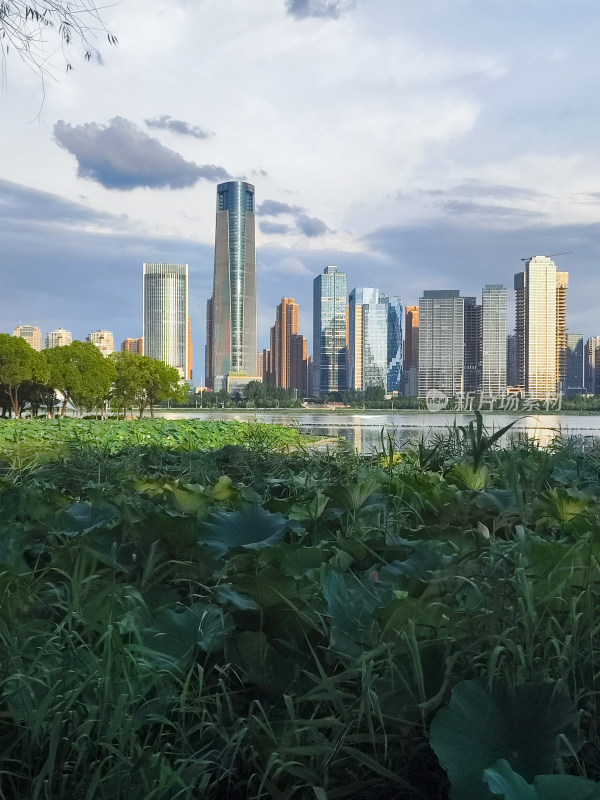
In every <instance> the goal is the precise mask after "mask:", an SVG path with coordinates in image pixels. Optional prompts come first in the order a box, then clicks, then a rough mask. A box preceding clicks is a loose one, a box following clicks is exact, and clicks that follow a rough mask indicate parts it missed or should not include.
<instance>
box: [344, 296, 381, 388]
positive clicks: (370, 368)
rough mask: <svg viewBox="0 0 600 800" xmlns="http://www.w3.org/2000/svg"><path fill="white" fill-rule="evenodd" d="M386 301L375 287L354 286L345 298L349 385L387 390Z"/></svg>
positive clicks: (350, 386)
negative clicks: (346, 307)
mask: <svg viewBox="0 0 600 800" xmlns="http://www.w3.org/2000/svg"><path fill="white" fill-rule="evenodd" d="M387 374H388V304H387V302H386V301H385V299H384V298H383V296H382V295H381V294H380V293H379V291H378V290H377V289H371V288H355V289H353V290H352V291H351V292H350V297H349V300H348V373H347V383H348V388H349V389H355V390H358V391H363V390H364V389H367V388H368V387H369V386H378V387H381V388H383V389H384V390H385V391H387Z"/></svg>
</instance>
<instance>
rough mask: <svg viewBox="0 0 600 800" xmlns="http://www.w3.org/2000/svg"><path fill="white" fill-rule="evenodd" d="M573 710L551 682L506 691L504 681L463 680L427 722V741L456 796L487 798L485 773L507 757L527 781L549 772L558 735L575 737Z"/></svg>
mask: <svg viewBox="0 0 600 800" xmlns="http://www.w3.org/2000/svg"><path fill="white" fill-rule="evenodd" d="M576 720H577V709H576V708H575V705H574V704H573V703H572V702H571V701H570V700H569V699H568V698H566V697H563V696H562V695H559V694H557V693H556V692H555V690H554V687H553V686H552V685H551V684H541V683H540V684H536V683H529V684H524V685H522V686H519V687H517V688H516V689H510V688H509V687H508V686H507V685H506V684H505V683H504V682H502V681H494V682H493V683H492V685H491V686H490V685H486V684H484V683H483V682H480V681H463V682H462V683H459V684H457V685H456V686H455V687H454V689H453V690H452V696H451V699H450V703H449V705H448V706H447V707H446V708H442V709H440V711H438V713H437V714H436V716H435V718H434V720H433V722H432V723H431V730H430V737H429V738H430V743H431V746H432V747H433V749H434V750H435V752H436V755H437V757H438V759H439V761H440V764H441V765H442V766H443V767H444V769H446V770H447V772H448V776H449V778H450V782H451V784H452V789H451V793H450V796H451V797H452V798H454V800H483V798H486V797H487V798H489V797H491V794H490V792H489V790H487V789H485V788H483V787H482V775H483V771H484V770H485V769H487V768H488V767H490V766H492V765H493V764H495V763H496V762H497V761H498V760H499V759H506V761H508V763H509V764H510V766H511V767H512V768H513V769H515V770H516V771H517V772H518V773H519V774H520V775H522V776H523V778H525V780H527V781H532V780H533V778H534V777H535V775H540V774H543V773H549V772H552V771H553V769H554V764H555V761H556V757H557V754H558V736H559V734H562V735H564V736H565V737H566V738H567V739H568V740H570V741H571V742H573V743H574V742H575V740H576V728H575V723H576Z"/></svg>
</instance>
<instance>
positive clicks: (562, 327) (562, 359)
mask: <svg viewBox="0 0 600 800" xmlns="http://www.w3.org/2000/svg"><path fill="white" fill-rule="evenodd" d="M568 288H569V273H568V272H557V273H556V375H557V379H558V386H559V388H563V387H565V386H566V380H567V289H568Z"/></svg>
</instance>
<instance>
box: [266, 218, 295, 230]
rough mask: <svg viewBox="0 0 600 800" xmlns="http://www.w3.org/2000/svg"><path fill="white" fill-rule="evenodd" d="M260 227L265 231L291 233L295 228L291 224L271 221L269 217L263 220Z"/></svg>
mask: <svg viewBox="0 0 600 800" xmlns="http://www.w3.org/2000/svg"><path fill="white" fill-rule="evenodd" d="M258 227H259V228H260V230H261V231H262V232H263V233H291V232H292V230H293V228H291V227H290V226H289V225H285V224H284V223H282V222H270V221H269V220H268V219H267V220H261V221H260V222H259V223H258Z"/></svg>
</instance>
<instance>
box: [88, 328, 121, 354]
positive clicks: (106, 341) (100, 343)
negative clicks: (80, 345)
mask: <svg viewBox="0 0 600 800" xmlns="http://www.w3.org/2000/svg"><path fill="white" fill-rule="evenodd" d="M86 339H87V341H88V342H91V343H92V344H95V345H96V347H97V348H98V350H100V352H101V353H102V355H103V356H109V355H110V354H111V353H114V352H115V341H114V336H113V333H112V331H103V330H100V331H92V332H91V333H88V335H87V337H86Z"/></svg>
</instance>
